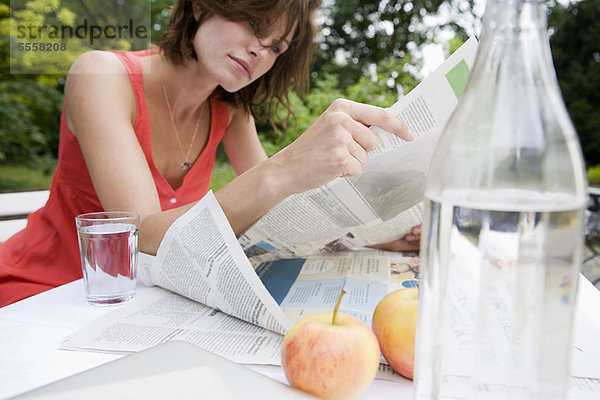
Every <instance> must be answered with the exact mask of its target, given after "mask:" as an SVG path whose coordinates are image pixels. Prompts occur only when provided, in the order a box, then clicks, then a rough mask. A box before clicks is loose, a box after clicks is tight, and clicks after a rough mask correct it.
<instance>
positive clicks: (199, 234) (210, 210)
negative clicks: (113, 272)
mask: <svg viewBox="0 0 600 400" xmlns="http://www.w3.org/2000/svg"><path fill="white" fill-rule="evenodd" d="M142 268H143V269H145V271H142V272H140V276H141V277H142V279H143V281H144V283H145V284H151V285H157V286H160V287H163V288H165V289H168V290H170V291H172V292H175V293H178V294H180V295H182V296H185V297H187V298H190V299H192V300H195V301H197V302H199V303H202V304H204V305H207V306H209V307H212V308H216V309H218V310H220V311H223V312H224V313H226V314H230V315H233V316H235V317H237V318H240V319H242V320H244V321H247V322H250V323H252V324H255V325H259V326H261V327H264V328H266V329H269V330H271V331H273V332H278V333H281V334H284V333H285V332H287V331H288V329H289V328H290V327H291V326H292V323H291V321H290V320H289V319H288V318H287V317H286V316H285V315H284V314H283V312H282V311H281V309H280V307H279V305H278V304H277V303H276V302H275V301H274V300H273V298H272V297H271V295H270V294H269V292H268V291H267V290H266V289H265V287H264V285H263V284H262V283H261V281H260V279H259V278H258V276H257V275H256V273H255V272H254V269H253V268H252V265H251V264H250V262H249V261H248V258H247V257H246V256H245V254H244V252H243V251H242V249H241V248H240V246H239V244H238V242H237V239H236V237H235V234H234V232H233V230H232V229H231V226H230V225H229V222H228V221H227V217H226V216H225V214H224V213H223V210H222V209H221V207H220V206H219V204H218V203H217V200H216V198H215V196H214V194H213V193H212V191H210V192H209V193H207V195H206V196H204V198H203V199H202V200H200V201H199V202H198V203H197V204H196V205H195V206H194V207H192V208H191V209H190V210H189V211H188V212H186V213H185V214H184V215H182V216H181V217H179V218H178V219H177V220H176V221H175V222H174V223H173V224H172V225H171V226H170V227H169V230H168V231H167V233H166V234H165V237H164V238H163V240H162V242H161V244H160V247H159V249H158V252H157V255H156V259H155V260H154V261H153V262H152V263H142Z"/></svg>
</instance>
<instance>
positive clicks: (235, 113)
mask: <svg viewBox="0 0 600 400" xmlns="http://www.w3.org/2000/svg"><path fill="white" fill-rule="evenodd" d="M227 117H228V121H227V127H228V128H229V127H232V126H233V127H235V126H237V127H239V126H242V125H249V124H252V125H254V117H252V115H251V114H249V113H247V112H246V111H244V110H242V109H241V108H239V107H235V106H233V105H229V104H228V105H227Z"/></svg>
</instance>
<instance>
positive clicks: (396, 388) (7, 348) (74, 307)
mask: <svg viewBox="0 0 600 400" xmlns="http://www.w3.org/2000/svg"><path fill="white" fill-rule="evenodd" d="M144 289H145V288H144V287H143V286H139V287H138V290H144ZM110 310H111V308H100V307H94V306H91V305H88V304H87V302H86V301H85V299H84V289H83V282H82V281H81V280H78V281H75V282H72V283H69V284H67V285H64V286H61V287H58V288H55V289H53V290H50V291H47V292H44V293H41V294H39V295H37V296H34V297H31V298H29V299H26V300H23V301H20V302H18V303H15V304H12V305H10V306H7V307H4V308H2V309H0V399H5V398H9V397H12V396H15V395H17V394H20V393H23V392H26V391H29V390H32V389H34V388H37V387H40V386H43V385H45V384H48V383H50V382H54V381H57V380H59V379H62V378H65V377H67V376H70V375H73V374H75V373H78V372H81V371H84V370H86V369H89V368H92V367H95V366H98V365H101V364H104V363H107V362H109V361H112V360H115V359H117V358H120V357H122V355H117V354H105V353H94V352H86V351H67V350H59V349H58V347H59V346H60V344H61V342H62V340H63V339H64V338H66V337H67V336H69V335H71V334H73V333H75V332H76V331H77V330H78V329H80V328H82V327H83V326H85V325H87V324H88V323H90V322H92V321H93V320H95V319H96V318H98V317H100V316H102V315H104V314H105V313H106V312H108V311H110ZM599 337H600V292H598V290H596V289H595V288H594V287H593V286H592V285H591V284H590V283H589V281H587V280H585V278H583V277H582V279H581V282H580V291H579V303H578V310H577V324H576V343H578V344H579V345H580V347H582V354H577V352H575V353H576V354H574V363H573V368H572V371H573V373H574V374H576V375H577V373H576V371H578V372H581V371H584V372H585V375H586V376H595V377H596V378H600V343H598V338H599ZM584 353H585V354H584ZM252 368H253V369H255V370H257V371H259V372H261V373H263V374H265V375H267V376H270V377H272V378H274V379H277V380H280V381H282V382H286V380H285V376H284V375H283V371H282V370H281V368H280V367H273V366H253V367H252ZM594 368H596V370H593V371H591V370H590V369H594ZM586 371H587V372H586ZM579 375H580V374H579ZM580 376H581V375H580ZM599 386H600V384H599V383H598V381H597V380H595V381H592V386H591V389H589V390H590V393H589V396H587V394H586V393H583V394H581V393H578V395H577V396H575V397H574V396H571V397H572V398H574V399H590V400H591V399H598V398H600V395H599V394H598V392H597V391H596V390H598V389H600V388H599ZM591 390H593V391H594V392H591ZM411 392H412V385H411V383H410V381H404V382H389V381H383V380H375V381H374V382H373V384H371V386H370V387H369V389H368V390H367V392H365V393H364V394H363V396H361V399H383V398H412V395H411ZM584 392H585V390H584Z"/></svg>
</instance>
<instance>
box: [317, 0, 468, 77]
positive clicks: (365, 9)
mask: <svg viewBox="0 0 600 400" xmlns="http://www.w3.org/2000/svg"><path fill="white" fill-rule="evenodd" d="M473 3H474V0H329V1H328V0H324V5H325V7H324V9H323V13H324V17H325V18H324V23H323V30H322V35H321V38H320V45H319V51H318V53H317V57H316V62H315V68H314V71H315V73H314V76H315V77H316V78H317V79H318V78H319V77H321V76H323V75H324V74H332V75H336V76H337V77H338V81H339V85H340V86H341V87H345V86H349V85H352V84H355V83H356V82H358V80H359V79H360V77H362V76H364V73H365V69H366V68H368V67H369V65H371V64H378V63H379V62H381V61H383V60H389V59H390V58H395V59H404V57H406V56H409V55H411V56H412V55H415V50H417V49H418V48H419V47H420V46H421V45H422V44H424V43H426V42H431V41H432V40H434V38H435V35H436V33H438V32H439V31H440V30H441V29H443V28H451V29H452V30H453V31H454V32H455V33H456V34H458V35H459V36H461V37H462V38H463V39H466V33H465V29H464V27H463V26H461V25H460V24H459V23H457V21H460V19H461V18H460V16H461V15H463V14H469V15H471V14H472V10H473ZM440 12H443V13H445V14H446V15H449V16H451V17H450V20H449V21H445V22H442V23H440V24H439V25H436V26H433V27H430V26H428V25H427V24H426V23H425V20H426V18H428V17H429V18H431V17H433V16H435V15H437V14H438V13H440ZM429 24H431V22H429Z"/></svg>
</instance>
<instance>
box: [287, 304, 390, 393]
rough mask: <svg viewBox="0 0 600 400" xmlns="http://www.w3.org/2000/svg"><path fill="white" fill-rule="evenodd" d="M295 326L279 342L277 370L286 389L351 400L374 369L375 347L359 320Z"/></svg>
mask: <svg viewBox="0 0 600 400" xmlns="http://www.w3.org/2000/svg"><path fill="white" fill-rule="evenodd" d="M342 296H343V292H342V294H340V298H339V299H338V303H337V305H336V307H335V309H334V311H333V313H326V314H319V315H312V316H308V317H305V318H303V319H301V320H300V321H298V322H297V323H296V324H295V325H294V326H293V327H292V329H290V330H289V331H288V333H287V334H286V335H285V337H284V338H283V343H282V346H281V365H282V367H283V370H284V372H285V376H286V377H287V379H288V381H289V382H290V384H291V385H292V386H295V387H297V388H298V389H300V390H303V391H305V392H308V393H310V394H312V395H315V396H317V397H320V398H322V399H352V398H356V397H357V396H358V395H360V394H361V393H362V392H364V391H365V390H366V389H367V387H368V386H369V385H370V384H371V382H372V381H373V379H374V378H375V374H376V373H377V370H378V368H379V355H380V352H379V345H378V344H377V338H376V337H375V335H374V334H373V331H372V330H371V329H370V328H369V327H368V326H367V325H366V324H365V323H364V322H362V321H361V320H359V319H358V318H355V317H353V316H351V315H347V314H342V313H338V312H337V310H338V307H339V303H340V300H341V297H342Z"/></svg>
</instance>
